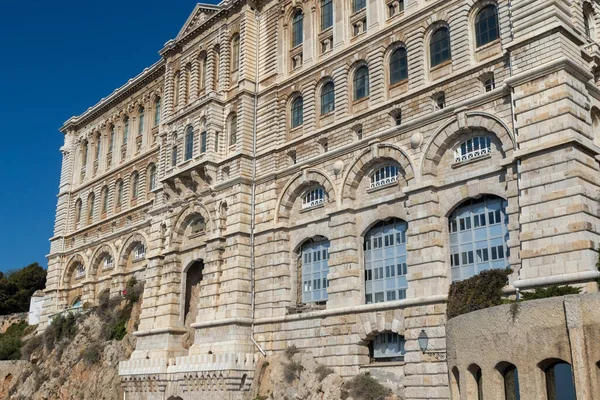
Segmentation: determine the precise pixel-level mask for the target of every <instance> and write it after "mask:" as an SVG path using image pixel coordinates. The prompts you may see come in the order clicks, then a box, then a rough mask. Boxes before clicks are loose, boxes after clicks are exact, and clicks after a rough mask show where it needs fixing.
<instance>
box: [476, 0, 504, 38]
mask: <svg viewBox="0 0 600 400" xmlns="http://www.w3.org/2000/svg"><path fill="white" fill-rule="evenodd" d="M499 37H500V28H499V26H498V8H497V7H496V6H495V5H489V6H486V7H484V8H483V9H481V11H479V13H478V14H477V17H475V42H476V44H477V47H480V46H483V45H484V44H488V43H490V42H493V41H494V40H496V39H498V38H499Z"/></svg>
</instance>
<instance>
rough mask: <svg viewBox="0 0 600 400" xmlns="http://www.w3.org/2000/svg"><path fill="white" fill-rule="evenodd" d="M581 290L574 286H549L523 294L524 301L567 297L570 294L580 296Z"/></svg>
mask: <svg viewBox="0 0 600 400" xmlns="http://www.w3.org/2000/svg"><path fill="white" fill-rule="evenodd" d="M579 293H581V288H578V287H573V286H568V285H567V286H557V285H553V286H547V287H539V288H535V289H534V290H533V291H531V292H521V296H522V297H523V300H537V299H547V298H549V297H557V296H566V295H569V294H579Z"/></svg>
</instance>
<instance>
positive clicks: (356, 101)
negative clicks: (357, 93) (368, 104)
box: [352, 95, 369, 107]
mask: <svg viewBox="0 0 600 400" xmlns="http://www.w3.org/2000/svg"><path fill="white" fill-rule="evenodd" d="M365 101H369V96H368V95H367V96H365V97H361V98H360V99H358V100H354V101H352V106H353V107H354V106H357V105H359V104H361V103H363V102H365Z"/></svg>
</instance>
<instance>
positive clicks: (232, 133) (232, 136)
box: [229, 113, 237, 146]
mask: <svg viewBox="0 0 600 400" xmlns="http://www.w3.org/2000/svg"><path fill="white" fill-rule="evenodd" d="M236 143H237V114H235V113H232V114H231V116H230V117H229V145H230V146H233V145H234V144H236Z"/></svg>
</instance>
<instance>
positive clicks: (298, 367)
mask: <svg viewBox="0 0 600 400" xmlns="http://www.w3.org/2000/svg"><path fill="white" fill-rule="evenodd" d="M302 371H304V367H303V366H302V364H300V363H299V362H297V361H292V362H290V363H288V364H284V366H283V377H284V379H285V381H286V382H287V383H292V382H294V381H295V380H296V378H298V377H299V375H300V373H301V372H302Z"/></svg>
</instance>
